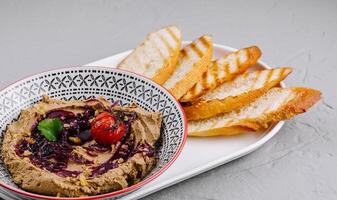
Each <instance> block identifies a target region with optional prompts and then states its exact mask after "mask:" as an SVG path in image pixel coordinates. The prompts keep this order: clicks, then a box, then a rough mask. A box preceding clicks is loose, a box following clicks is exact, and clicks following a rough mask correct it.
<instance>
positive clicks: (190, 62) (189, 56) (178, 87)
mask: <svg viewBox="0 0 337 200" xmlns="http://www.w3.org/2000/svg"><path fill="white" fill-rule="evenodd" d="M212 52H213V42H212V37H211V36H209V35H204V36H202V37H200V38H198V39H197V40H195V41H193V42H192V43H191V44H189V45H187V46H186V47H184V48H183V49H182V50H181V52H180V55H179V59H178V64H177V66H176V69H175V71H174V72H173V74H172V75H171V76H170V78H169V79H168V80H167V81H166V82H165V83H164V84H163V86H164V87H165V88H166V89H168V90H169V91H170V92H171V93H172V94H173V96H175V97H176V98H177V99H180V98H181V97H182V96H183V95H184V94H186V92H187V91H188V90H189V89H191V87H193V85H194V84H195V83H196V82H197V81H198V79H199V78H200V77H201V75H202V74H203V73H204V72H205V71H206V70H207V66H208V65H209V63H210V62H211V58H212Z"/></svg>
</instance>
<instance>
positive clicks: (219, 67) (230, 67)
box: [179, 46, 261, 102]
mask: <svg viewBox="0 0 337 200" xmlns="http://www.w3.org/2000/svg"><path fill="white" fill-rule="evenodd" d="M260 56H261V51H260V49H259V48H258V47H256V46H252V47H248V48H244V49H240V50H238V51H236V52H233V53H230V54H228V55H226V56H225V57H224V58H220V59H218V60H215V61H213V62H212V63H211V64H210V65H209V66H208V69H207V71H206V72H205V73H204V74H203V75H202V77H201V78H200V79H199V80H198V82H197V83H196V84H195V85H194V86H193V87H192V88H191V89H190V90H189V91H188V92H187V93H186V94H185V95H184V96H183V97H182V98H181V99H180V100H179V101H180V102H190V101H194V100H196V99H197V98H198V97H199V96H201V95H202V94H204V93H206V92H207V91H209V90H212V89H214V88H216V87H217V86H219V85H221V84H222V83H224V82H226V81H229V80H231V79H233V78H234V77H236V76H237V75H239V74H241V73H243V72H244V71H246V69H247V68H248V67H250V66H252V65H254V64H255V63H256V62H257V60H258V59H259V58H260Z"/></svg>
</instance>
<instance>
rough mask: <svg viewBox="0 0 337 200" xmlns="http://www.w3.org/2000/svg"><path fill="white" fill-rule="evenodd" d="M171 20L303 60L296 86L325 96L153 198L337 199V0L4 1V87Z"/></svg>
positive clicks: (136, 38)
mask: <svg viewBox="0 0 337 200" xmlns="http://www.w3.org/2000/svg"><path fill="white" fill-rule="evenodd" d="M169 24H176V25H178V26H180V27H181V29H182V30H183V33H184V39H186V40H191V39H193V38H196V37H198V36H199V35H201V34H203V33H211V34H213V36H214V41H215V42H216V43H220V44H225V45H229V46H232V47H235V48H241V47H246V46H249V45H253V44H256V45H258V46H259V47H261V49H262V51H263V56H262V59H263V60H264V61H265V62H267V63H269V64H270V65H272V66H284V65H286V66H292V67H294V68H295V71H294V72H293V74H292V75H291V76H290V77H289V78H288V79H287V80H286V83H287V84H288V85H291V86H298V85H299V86H308V87H314V88H317V89H320V90H321V91H322V92H323V100H322V101H320V103H319V104H318V105H317V106H315V107H314V108H313V109H311V110H310V111H309V112H308V113H307V114H305V115H301V116H298V117H296V118H295V119H294V120H291V121H289V122H287V123H286V125H285V126H284V128H283V129H282V130H281V131H280V133H279V134H278V135H277V136H275V137H274V138H273V139H272V140H271V141H269V142H268V143H267V144H266V145H264V146H263V147H262V148H261V149H259V150H257V151H256V152H254V153H252V154H250V155H248V156H245V157H243V158H241V159H239V160H236V161H233V162H231V163H229V164H226V165H224V166H221V167H218V168H216V169H214V170H212V171H210V172H207V173H204V174H202V175H199V176H197V177H195V178H192V179H189V180H187V181H184V182H182V183H180V184H177V185H175V186H172V187H170V188H168V189H165V190H162V191H160V192H157V193H155V194H153V195H150V196H148V197H147V198H146V199H268V200H269V199H280V200H281V199H282V200H283V199H337V184H336V180H337V172H336V171H337V135H336V132H337V131H336V130H337V125H336V124H337V117H336V109H337V101H336V100H337V88H336V87H337V59H336V57H337V45H336V43H337V39H336V38H337V1H312V0H310V1H304V0H303V1H291V0H288V1H278V0H274V1H267V0H263V1H261V0H260V1H233V0H231V1H210V2H207V1H192V0H191V1H103V0H99V1H98V0H96V1H44V0H43V1H16V0H15V1H0V62H1V63H0V69H1V73H0V87H3V86H5V85H7V84H9V83H11V82H13V81H15V80H17V79H19V78H22V77H24V76H27V75H30V74H32V73H35V72H39V71H43V70H47V69H51V68H55V67H57V66H64V65H80V64H85V63H88V62H91V61H94V60H98V59H100V58H103V57H107V56H110V55H113V54H115V53H118V52H121V51H124V50H126V49H130V48H133V47H135V45H136V44H137V43H139V42H140V41H141V40H142V39H143V38H144V36H145V34H146V33H147V32H149V31H151V30H154V29H157V28H159V27H162V26H165V25H169ZM195 156H198V155H195Z"/></svg>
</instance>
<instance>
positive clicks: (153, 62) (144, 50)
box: [118, 26, 181, 84]
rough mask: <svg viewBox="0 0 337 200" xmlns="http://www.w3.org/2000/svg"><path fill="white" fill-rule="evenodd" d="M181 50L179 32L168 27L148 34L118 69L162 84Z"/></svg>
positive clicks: (174, 28) (171, 71)
mask: <svg viewBox="0 0 337 200" xmlns="http://www.w3.org/2000/svg"><path fill="white" fill-rule="evenodd" d="M180 48H181V32H180V30H179V29H178V28H177V27H175V26H168V27H165V28H163V29H160V30H158V31H155V32H152V33H150V34H148V36H147V38H146V40H145V41H144V42H143V43H142V44H140V45H139V46H138V47H137V48H136V49H135V50H134V51H133V52H132V53H131V54H130V55H128V56H127V57H126V58H125V59H124V60H123V61H122V62H120V63H119V65H118V68H120V69H125V70H128V71H132V72H135V73H138V74H141V75H143V76H146V77H148V78H150V79H152V80H154V81H155V82H157V83H158V84H163V83H164V82H165V81H166V80H167V79H168V78H169V77H170V75H171V74H172V73H173V71H174V69H175V66H176V64H177V60H178V55H179V52H180Z"/></svg>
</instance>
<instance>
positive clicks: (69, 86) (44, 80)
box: [0, 67, 187, 189]
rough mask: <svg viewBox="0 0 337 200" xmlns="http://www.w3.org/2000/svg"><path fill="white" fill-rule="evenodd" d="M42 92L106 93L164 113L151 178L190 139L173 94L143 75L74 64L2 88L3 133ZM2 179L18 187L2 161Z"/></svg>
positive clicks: (67, 96) (79, 96) (66, 96)
mask: <svg viewBox="0 0 337 200" xmlns="http://www.w3.org/2000/svg"><path fill="white" fill-rule="evenodd" d="M42 95H48V96H50V97H52V98H57V99H63V100H84V99H89V98H95V97H98V96H103V97H105V98H106V99H108V100H110V101H113V102H115V101H119V103H120V104H121V105H127V104H130V103H133V102H135V103H137V104H138V105H139V106H140V107H142V108H144V109H145V110H147V111H151V112H160V113H162V116H163V129H162V133H161V135H162V138H161V141H162V142H161V145H160V146H159V150H158V163H157V165H156V167H155V169H154V170H152V172H151V173H150V174H149V175H148V176H147V178H148V177H151V176H153V175H155V174H156V173H158V172H160V171H162V168H166V167H168V166H166V165H168V164H169V165H170V164H172V162H173V160H174V159H175V158H176V157H177V155H178V154H179V153H180V151H181V149H182V146H183V145H184V142H185V140H186V126H187V124H186V119H185V117H184V114H183V111H182V109H181V107H180V105H179V103H178V102H177V101H176V100H175V99H174V97H173V96H172V95H170V94H169V93H168V92H167V91H166V90H165V89H163V88H162V87H160V86H159V85H157V84H156V83H154V82H152V81H149V80H148V79H146V78H144V77H142V76H139V75H135V74H133V73H130V72H126V71H121V70H117V69H112V68H103V67H70V68H63V69H58V70H53V71H48V72H43V73H40V74H36V75H33V76H31V77H28V78H25V79H23V80H21V81H18V82H16V83H14V84H12V85H10V86H9V87H7V88H5V89H4V90H2V91H0V132H1V137H3V134H4V133H5V130H6V127H7V125H8V124H9V123H11V122H12V121H13V120H15V119H17V117H18V115H19V113H20V112H21V110H22V109H25V108H28V107H30V106H32V105H33V104H34V103H36V102H38V101H40V100H41V97H42ZM144 180H146V178H145V179H144ZM0 181H1V182H3V183H5V184H7V185H10V186H12V187H16V188H18V187H17V186H16V185H15V184H14V183H13V182H12V180H11V177H10V175H9V173H8V171H7V170H6V168H5V166H4V164H3V163H2V162H1V163H0ZM1 189H3V188H1Z"/></svg>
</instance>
